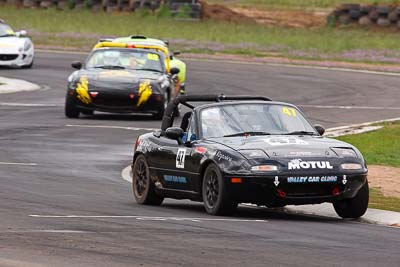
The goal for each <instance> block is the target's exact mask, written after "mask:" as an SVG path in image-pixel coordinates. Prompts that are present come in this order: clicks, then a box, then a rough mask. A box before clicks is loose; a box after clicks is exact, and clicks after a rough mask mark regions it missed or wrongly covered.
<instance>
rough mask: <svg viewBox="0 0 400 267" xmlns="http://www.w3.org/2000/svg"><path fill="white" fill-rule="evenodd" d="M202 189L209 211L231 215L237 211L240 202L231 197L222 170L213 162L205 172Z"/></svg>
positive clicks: (214, 213)
mask: <svg viewBox="0 0 400 267" xmlns="http://www.w3.org/2000/svg"><path fill="white" fill-rule="evenodd" d="M202 191H203V192H202V194H203V201H204V208H205V209H206V211H207V213H209V214H212V215H230V214H232V213H234V212H235V210H236V208H237V205H238V203H237V202H236V201H234V200H232V199H231V198H230V197H229V194H228V191H227V188H226V185H225V182H224V180H223V178H222V174H221V171H220V170H219V168H218V166H217V165H215V164H213V163H211V164H210V165H208V167H207V169H206V170H205V172H204V176H203V186H202Z"/></svg>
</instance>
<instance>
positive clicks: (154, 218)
mask: <svg viewBox="0 0 400 267" xmlns="http://www.w3.org/2000/svg"><path fill="white" fill-rule="evenodd" d="M29 217H34V218H60V219H67V218H70V219H71V218H72V219H107V218H110V219H136V220H142V221H190V222H204V221H220V222H268V221H267V220H251V219H225V218H201V217H162V216H137V215H38V214H32V215H29Z"/></svg>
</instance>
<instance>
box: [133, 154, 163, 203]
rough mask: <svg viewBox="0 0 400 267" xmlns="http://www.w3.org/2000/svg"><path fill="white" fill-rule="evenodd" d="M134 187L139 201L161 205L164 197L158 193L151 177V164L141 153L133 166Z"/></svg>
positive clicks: (134, 194)
mask: <svg viewBox="0 0 400 267" xmlns="http://www.w3.org/2000/svg"><path fill="white" fill-rule="evenodd" d="M132 189H133V196H134V198H135V200H136V202H137V203H139V204H145V205H161V203H162V202H163V200H164V198H163V197H161V196H159V195H157V193H156V192H155V185H154V183H153V182H152V181H151V179H150V175H149V165H148V164H147V161H146V158H145V157H144V155H139V156H138V157H137V158H136V160H135V162H134V163H133V167H132Z"/></svg>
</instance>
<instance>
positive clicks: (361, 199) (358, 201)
mask: <svg viewBox="0 0 400 267" xmlns="http://www.w3.org/2000/svg"><path fill="white" fill-rule="evenodd" d="M368 202H369V188H368V181H366V182H365V184H364V185H363V186H362V187H361V188H360V190H359V191H358V193H357V195H356V196H355V197H354V198H351V199H344V200H340V201H336V202H334V203H333V207H334V208H335V211H336V213H337V215H339V216H340V217H342V218H353V219H355V218H359V217H361V216H363V215H364V213H365V212H366V211H367V208H368Z"/></svg>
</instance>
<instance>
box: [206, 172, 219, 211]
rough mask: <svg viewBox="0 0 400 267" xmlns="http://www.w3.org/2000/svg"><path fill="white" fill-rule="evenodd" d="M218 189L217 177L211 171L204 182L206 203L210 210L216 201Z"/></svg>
mask: <svg viewBox="0 0 400 267" xmlns="http://www.w3.org/2000/svg"><path fill="white" fill-rule="evenodd" d="M218 195H219V187H218V176H217V174H216V173H215V171H211V172H210V173H209V174H208V176H207V180H206V201H207V205H208V206H209V207H210V208H214V207H215V205H216V204H217V201H218Z"/></svg>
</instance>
